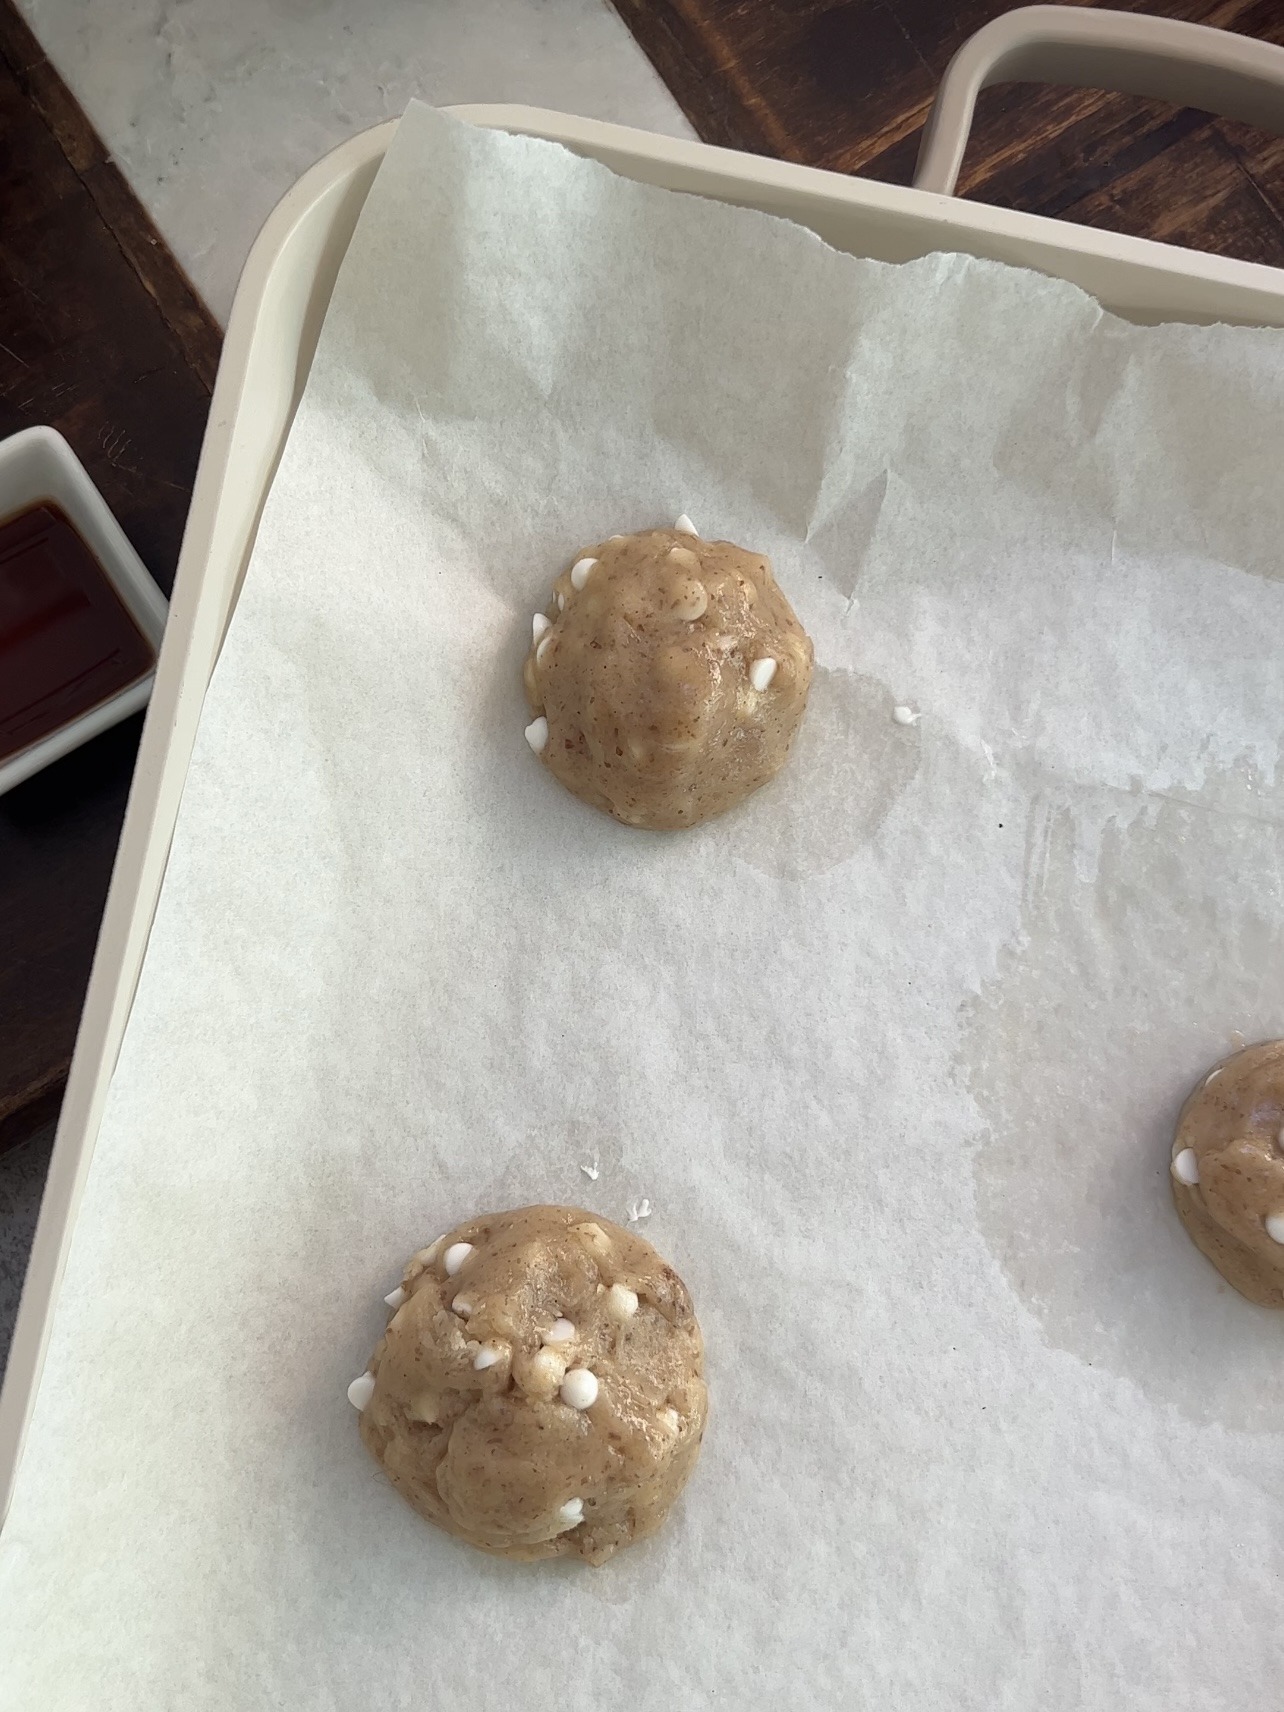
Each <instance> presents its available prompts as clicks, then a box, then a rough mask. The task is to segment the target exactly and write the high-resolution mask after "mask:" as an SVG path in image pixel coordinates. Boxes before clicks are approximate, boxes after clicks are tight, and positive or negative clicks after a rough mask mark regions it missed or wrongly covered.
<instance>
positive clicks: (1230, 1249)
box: [1172, 1040, 1284, 1308]
mask: <svg viewBox="0 0 1284 1712" xmlns="http://www.w3.org/2000/svg"><path fill="white" fill-rule="evenodd" d="M1172 1185H1173V1200H1174V1201H1175V1202H1176V1204H1177V1213H1178V1216H1179V1217H1180V1219H1181V1222H1182V1223H1183V1224H1184V1225H1185V1227H1186V1230H1187V1232H1188V1233H1189V1235H1190V1238H1191V1241H1192V1242H1193V1243H1194V1244H1195V1246H1196V1247H1197V1248H1198V1249H1199V1250H1200V1251H1201V1253H1203V1254H1205V1255H1207V1257H1208V1258H1209V1260H1211V1261H1212V1263H1213V1265H1214V1266H1215V1267H1216V1268H1217V1270H1218V1271H1219V1272H1220V1273H1221V1275H1222V1277H1223V1278H1225V1280H1226V1282H1227V1283H1228V1284H1233V1285H1234V1286H1235V1288H1236V1289H1237V1290H1238V1291H1239V1293H1240V1295H1241V1296H1247V1297H1248V1299H1249V1301H1250V1302H1260V1303H1261V1305H1262V1306H1263V1307H1264V1308H1284V1040H1272V1041H1267V1042H1265V1043H1264V1044H1263V1045H1261V1046H1250V1047H1248V1048H1246V1049H1245V1050H1244V1051H1243V1052H1237V1053H1236V1054H1235V1055H1234V1057H1233V1058H1227V1059H1226V1060H1225V1061H1224V1062H1223V1063H1221V1064H1219V1065H1218V1066H1217V1068H1216V1069H1215V1070H1212V1071H1210V1073H1209V1074H1208V1075H1207V1076H1206V1077H1205V1078H1204V1080H1203V1081H1202V1082H1201V1083H1200V1085H1199V1087H1198V1088H1196V1090H1195V1092H1194V1093H1193V1094H1192V1095H1191V1096H1190V1098H1189V1099H1188V1100H1187V1101H1186V1104H1185V1105H1184V1106H1183V1107H1182V1111H1181V1117H1180V1118H1179V1119H1178V1122H1177V1135H1176V1139H1175V1140H1174V1142H1173V1157H1172Z"/></svg>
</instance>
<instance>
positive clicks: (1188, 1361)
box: [960, 775, 1284, 1430]
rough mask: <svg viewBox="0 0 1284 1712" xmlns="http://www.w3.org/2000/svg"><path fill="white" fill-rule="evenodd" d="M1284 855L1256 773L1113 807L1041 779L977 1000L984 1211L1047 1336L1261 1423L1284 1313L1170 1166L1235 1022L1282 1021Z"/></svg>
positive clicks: (972, 1042) (1274, 796) (1106, 1364)
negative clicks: (1210, 1248)
mask: <svg viewBox="0 0 1284 1712" xmlns="http://www.w3.org/2000/svg"><path fill="white" fill-rule="evenodd" d="M1241 787H1242V788H1241ZM1212 802H1216V803H1217V804H1218V807H1219V808H1221V809H1223V810H1228V811H1229V812H1221V813H1218V812H1214V811H1213V809H1212V808H1211V807H1210V803H1212ZM1094 827H1095V830H1094ZM1085 847H1086V848H1087V850H1088V852H1089V854H1088V857H1087V859H1086V860H1085ZM1282 868H1284V793H1281V792H1280V791H1279V790H1278V789H1274V790H1272V791H1269V792H1264V791H1263V790H1262V789H1261V787H1260V783H1255V782H1254V781H1252V780H1242V781H1240V782H1239V783H1237V782H1236V781H1235V780H1232V779H1230V778H1229V777H1228V776H1227V775H1223V776H1222V778H1221V779H1219V780H1214V781H1212V782H1210V786H1209V788H1208V790H1207V791H1205V792H1201V793H1199V795H1198V796H1197V797H1192V798H1191V799H1190V800H1187V801H1175V800H1173V799H1172V798H1171V797H1166V798H1153V797H1147V796H1145V795H1144V794H1143V793H1138V794H1136V795H1133V796H1127V795H1125V796H1123V797H1122V799H1117V800H1116V804H1115V808H1114V809H1113V810H1112V807H1111V803H1110V793H1106V792H1096V791H1083V792H1079V793H1074V792H1073V791H1072V790H1070V789H1068V788H1060V789H1056V790H1049V791H1048V792H1045V793H1044V794H1042V795H1037V794H1036V796H1035V797H1034V799H1033V805H1032V808H1031V812H1030V815H1029V820H1028V823H1027V828H1026V864H1025V897H1024V904H1023V917H1024V931H1023V933H1022V935H1021V937H1020V939H1019V940H1018V942H1016V943H1014V944H1013V945H1011V946H1010V947H1009V948H1008V949H1007V950H1006V951H1005V952H1004V953H1003V954H1002V956H1001V967H1000V971H999V974H998V976H997V978H996V979H995V980H994V981H993V982H992V983H991V984H990V985H989V986H988V987H987V988H986V989H984V990H983V991H982V992H981V993H980V995H979V996H978V997H977V998H975V999H974V1000H972V1001H970V1002H969V1004H968V1005H967V1006H966V1007H965V1010H964V1013H963V1016H962V1019H961V1020H962V1035H961V1048H960V1059H961V1067H962V1069H963V1072H964V1075H965V1077H966V1080H967V1082H968V1083H969V1085H970V1089H971V1092H972V1095H973V1097H974V1099H975V1101H976V1104H977V1106H978V1107H979V1109H980V1113H981V1116H982V1118H983V1119H984V1122H985V1124H986V1126H987V1127H986V1131H985V1133H984V1135H983V1138H982V1141H981V1145H980V1149H979V1151H978V1153H977V1155H976V1159H975V1165H974V1170H975V1180H976V1194H977V1211H978V1217H979V1220H980V1225H981V1230H982V1233H983V1235H984V1236H985V1239H986V1241H987V1242H988V1243H989V1245H990V1247H991V1249H992V1251H993V1253H994V1254H995V1256H996V1257H997V1259H998V1260H999V1262H1000V1263H1001V1265H1002V1267H1003V1269H1004V1271H1005V1273H1006V1274H1007V1277H1008V1279H1009V1281H1010V1282H1011V1284H1012V1287H1013V1289H1014V1290H1015V1291H1016V1292H1017V1294H1018V1295H1019V1296H1021V1297H1022V1298H1023V1299H1024V1300H1025V1302H1026V1303H1027V1304H1028V1305H1029V1307H1030V1308H1031V1309H1032V1310H1033V1312H1034V1313H1035V1314H1036V1315H1037V1317H1038V1318H1039V1320H1040V1321H1041V1322H1042V1325H1043V1328H1044V1332H1045V1334H1046V1336H1047V1338H1048V1341H1049V1342H1050V1343H1051V1344H1053V1345H1054V1346H1056V1347H1058V1348H1061V1349H1064V1350H1068V1351H1070V1352H1071V1353H1072V1354H1074V1355H1077V1356H1079V1357H1080V1358H1081V1359H1082V1360H1084V1361H1085V1362H1088V1363H1089V1364H1092V1365H1095V1366H1098V1367H1103V1368H1106V1369H1107V1370H1109V1371H1112V1372H1114V1373H1116V1374H1118V1375H1120V1376H1122V1377H1124V1378H1126V1379H1128V1380H1131V1381H1132V1382H1134V1383H1135V1384H1136V1385H1138V1386H1139V1387H1140V1388H1141V1389H1142V1390H1143V1391H1144V1392H1145V1393H1146V1394H1147V1395H1148V1396H1149V1397H1150V1398H1151V1399H1152V1400H1153V1401H1155V1402H1157V1403H1161V1404H1168V1405H1171V1406H1173V1407H1175V1408H1176V1409H1178V1410H1179V1411H1180V1412H1181V1413H1182V1414H1183V1415H1185V1416H1186V1417H1187V1418H1189V1419H1191V1420H1195V1421H1218V1422H1221V1423H1222V1424H1223V1425H1225V1426H1228V1427H1237V1428H1244V1429H1262V1430H1266V1429H1273V1430H1278V1428H1279V1424H1280V1421H1281V1420H1282V1419H1284V1362H1282V1361H1281V1360H1280V1337H1281V1335H1282V1334H1284V1315H1277V1314H1272V1313H1271V1312H1270V1311H1269V1310H1267V1309H1262V1308H1256V1307H1253V1306H1251V1305H1250V1304H1249V1303H1247V1302H1245V1301H1243V1300H1242V1298H1240V1297H1239V1296H1238V1295H1236V1294H1235V1293H1234V1291H1232V1290H1231V1289H1230V1287H1229V1286H1228V1285H1226V1284H1225V1283H1223V1281H1222V1280H1221V1279H1220V1278H1219V1277H1218V1275H1217V1274H1216V1272H1214V1271H1213V1269H1212V1268H1211V1267H1210V1266H1209V1264H1208V1262H1207V1261H1206V1260H1205V1259H1204V1258H1203V1257H1202V1255H1200V1254H1199V1253H1198V1252H1197V1251H1196V1249H1195V1248H1194V1246H1193V1244H1192V1243H1191V1242H1190V1241H1189V1239H1188V1238H1187V1237H1186V1235H1185V1233H1184V1231H1183V1230H1182V1228H1181V1226H1180V1224H1179V1223H1178V1221H1177V1217H1176V1214H1175V1213H1174V1211H1173V1207H1172V1201H1171V1196H1170V1192H1169V1183H1168V1164H1169V1158H1170V1153H1171V1142H1172V1135H1173V1128H1174V1124H1175V1122H1176V1118H1177V1113H1178V1110H1179V1108H1180V1106H1181V1103H1182V1101H1183V1100H1184V1098H1185V1096H1186V1095H1187V1093H1188V1092H1189V1091H1190V1088H1191V1087H1192V1086H1193V1084H1194V1083H1195V1082H1196V1081H1197V1080H1198V1079H1199V1077H1200V1076H1201V1075H1202V1074H1203V1072H1204V1071H1206V1070H1207V1069H1208V1068H1209V1067H1210V1065H1211V1064H1212V1063H1213V1062H1215V1061H1216V1060H1217V1059H1218V1058H1221V1057H1223V1056H1224V1055H1225V1054H1226V1053H1228V1052H1230V1051H1232V1050H1234V1048H1235V1046H1236V1045H1237V1044H1240V1043H1241V1042H1240V1040H1239V1039H1238V1037H1237V1034H1236V1031H1239V1033H1240V1035H1242V1036H1243V1037H1244V1038H1247V1039H1258V1038H1262V1037H1265V1036H1272V1035H1279V1034H1284V926H1282V919H1284V912H1282V910H1281V871H1282ZM1085 870H1086V871H1085Z"/></svg>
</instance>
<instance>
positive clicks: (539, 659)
mask: <svg viewBox="0 0 1284 1712" xmlns="http://www.w3.org/2000/svg"><path fill="white" fill-rule="evenodd" d="M552 646H553V638H552V637H551V636H546V637H545V638H544V640H543V641H542V642H541V643H540V645H539V647H538V648H536V650H535V664H536V665H537V666H542V665H543V664H544V656H545V654H547V653H548V651H549V649H550V648H551V647H552Z"/></svg>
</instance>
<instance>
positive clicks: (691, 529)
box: [673, 511, 700, 541]
mask: <svg viewBox="0 0 1284 1712" xmlns="http://www.w3.org/2000/svg"><path fill="white" fill-rule="evenodd" d="M673 527H674V528H675V529H678V530H680V531H681V532H682V534H684V535H694V536H695V538H696V540H697V541H698V540H699V539H700V531H699V530H698V529H697V528H696V526H695V524H694V523H693V522H692V521H691V519H690V518H689V517H688V516H687V514H686V512H685V511H684V512H683V513H682V515H681V517H679V519H678V521H677V522H676V523H675V524H674V525H673Z"/></svg>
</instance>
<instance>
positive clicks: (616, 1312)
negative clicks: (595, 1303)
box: [606, 1284, 638, 1320]
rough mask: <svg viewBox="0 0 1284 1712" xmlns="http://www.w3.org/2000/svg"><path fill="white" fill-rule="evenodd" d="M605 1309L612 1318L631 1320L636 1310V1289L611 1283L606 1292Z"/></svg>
mask: <svg viewBox="0 0 1284 1712" xmlns="http://www.w3.org/2000/svg"><path fill="white" fill-rule="evenodd" d="M606 1311H607V1313H608V1314H610V1316H611V1318H612V1319H614V1320H631V1319H632V1318H633V1316H634V1314H636V1313H637V1311H638V1298H637V1291H636V1290H630V1289H629V1288H628V1287H627V1286H626V1285H624V1284H612V1286H611V1288H610V1289H609V1290H608V1291H607V1293H606Z"/></svg>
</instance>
